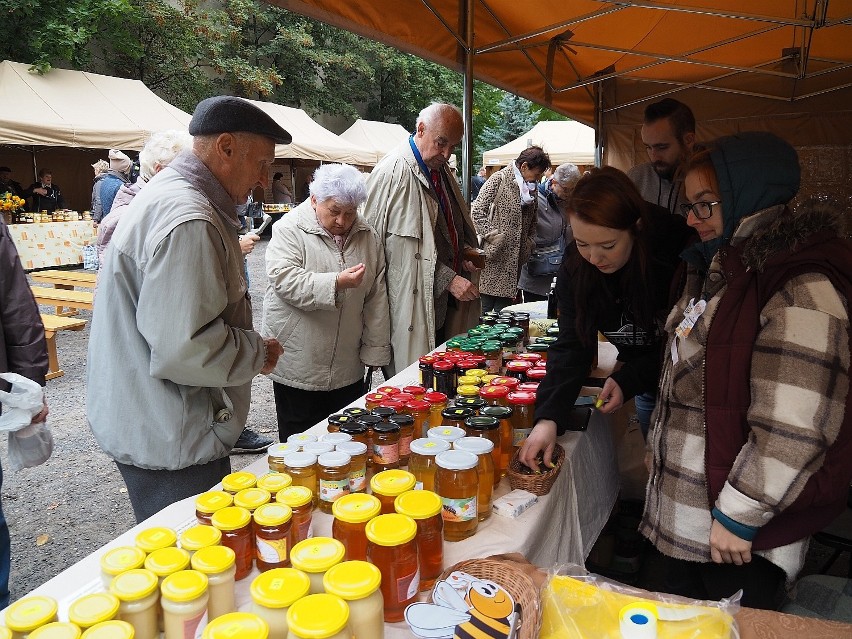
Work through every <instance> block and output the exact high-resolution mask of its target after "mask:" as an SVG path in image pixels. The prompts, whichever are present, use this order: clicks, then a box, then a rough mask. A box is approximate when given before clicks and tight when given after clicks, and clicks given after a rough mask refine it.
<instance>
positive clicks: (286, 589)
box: [249, 568, 311, 639]
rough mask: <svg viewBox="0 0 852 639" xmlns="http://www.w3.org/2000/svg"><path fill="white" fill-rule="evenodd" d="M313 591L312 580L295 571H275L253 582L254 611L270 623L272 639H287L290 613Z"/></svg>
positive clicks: (288, 569) (270, 637)
mask: <svg viewBox="0 0 852 639" xmlns="http://www.w3.org/2000/svg"><path fill="white" fill-rule="evenodd" d="M310 590H311V580H310V578H309V577H308V575H306V574H305V573H303V572H302V571H301V570H296V569H295V568H273V569H272V570H267V571H266V572H264V573H261V574H260V575H258V576H257V577H255V579H254V581H252V582H251V588H250V590H249V591H250V593H251V600H252V607H251V611H252V612H253V613H254V614H256V615H257V616H258V617H260V618H261V619H263V620H265V621H266V623H268V624H269V639H286V638H287V611H288V610H289V608H290V606H292V605H293V603H294V602H296V601H297V600H299V599H301V598H302V597H305V596H306V595H308V593H309V592H310Z"/></svg>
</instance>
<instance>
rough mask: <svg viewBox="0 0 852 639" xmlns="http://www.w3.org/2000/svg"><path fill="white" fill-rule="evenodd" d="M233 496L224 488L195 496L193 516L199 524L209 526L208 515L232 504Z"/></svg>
mask: <svg viewBox="0 0 852 639" xmlns="http://www.w3.org/2000/svg"><path fill="white" fill-rule="evenodd" d="M233 503H234V496H233V495H232V494H231V493H226V492H225V491H224V490H211V491H209V492H206V493H201V494H200V495H199V496H198V497H196V498H195V518H196V519H197V520H198V523H199V524H204V525H207V526H210V525H211V524H210V517H211V516H212V515H213V513H215V512H216V511H217V510H221V509H222V508H226V507H228V506H231V505H233Z"/></svg>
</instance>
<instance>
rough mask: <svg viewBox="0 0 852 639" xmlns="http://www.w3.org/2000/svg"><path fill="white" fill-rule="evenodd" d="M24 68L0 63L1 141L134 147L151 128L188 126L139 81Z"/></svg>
mask: <svg viewBox="0 0 852 639" xmlns="http://www.w3.org/2000/svg"><path fill="white" fill-rule="evenodd" d="M29 68H30V65H28V64H22V63H20V62H11V61H9V60H4V61H3V62H0V144H25V145H39V146H65V147H83V148H92V149H109V148H119V149H125V150H139V149H141V148H142V147H143V146H144V144H145V141H146V140H147V139H148V137H150V135H151V133H152V132H154V131H161V130H165V129H186V128H187V126H188V125H189V120H190V117H191V116H190V115H189V114H188V113H185V112H183V111H181V110H180V109H178V108H177V107H173V106H172V105H171V104H169V103H168V102H166V101H165V100H163V99H162V98H160V97H158V96H157V95H156V94H155V93H154V92H153V91H151V90H150V89H148V87H146V86H145V85H144V84H143V83H142V82H140V81H139V80H126V79H123V78H113V77H110V76H105V75H98V74H97V73H86V72H83V71H70V70H68V69H52V70H51V71H49V72H48V73H46V74H44V75H39V74H37V73H30V72H29Z"/></svg>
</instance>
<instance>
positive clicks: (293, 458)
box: [284, 453, 319, 506]
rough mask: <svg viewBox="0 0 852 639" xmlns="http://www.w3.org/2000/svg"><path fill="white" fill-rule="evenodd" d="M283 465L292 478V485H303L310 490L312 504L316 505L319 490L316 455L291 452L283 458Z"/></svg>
mask: <svg viewBox="0 0 852 639" xmlns="http://www.w3.org/2000/svg"><path fill="white" fill-rule="evenodd" d="M284 467H285V469H286V472H287V474H288V475H290V479H292V480H293V486H304V487H305V488H307V489H308V490H310V491H311V495H312V496H313V505H314V506H316V505H317V491H318V490H319V477H318V476H317V471H318V468H317V456H316V455H312V454H311V453H293V454H291V455H287V457H286V458H285V460H284Z"/></svg>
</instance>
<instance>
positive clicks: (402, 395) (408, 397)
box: [393, 386, 426, 413]
mask: <svg viewBox="0 0 852 639" xmlns="http://www.w3.org/2000/svg"><path fill="white" fill-rule="evenodd" d="M406 388H420V387H419V386H406ZM425 394H426V393H425V392H424V393H423V395H425ZM415 399H417V398H416V397H415V396H414V395H412V394H411V393H406V392H405V391H400V392H399V393H397V394H396V395H394V396H393V400H394V401H395V402H402V404H403V409H402V410H398V411H397V412H398V413H404V412H405V404H407V403H408V402H411V401H414V400H415Z"/></svg>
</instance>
